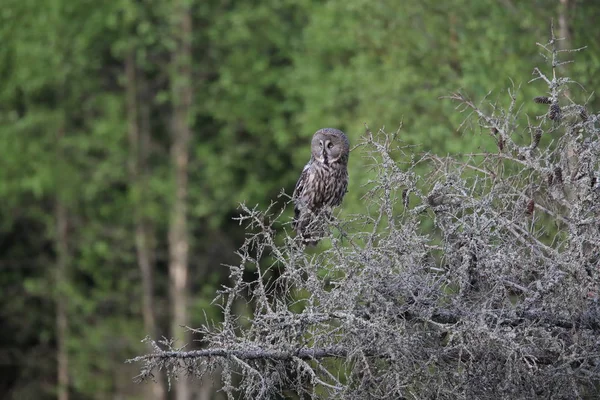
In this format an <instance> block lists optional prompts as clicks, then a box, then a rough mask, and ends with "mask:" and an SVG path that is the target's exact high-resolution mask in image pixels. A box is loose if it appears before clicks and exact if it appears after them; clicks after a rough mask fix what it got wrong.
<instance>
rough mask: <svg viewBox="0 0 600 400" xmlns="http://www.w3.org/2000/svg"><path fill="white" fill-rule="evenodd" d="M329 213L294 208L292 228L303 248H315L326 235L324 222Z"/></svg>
mask: <svg viewBox="0 0 600 400" xmlns="http://www.w3.org/2000/svg"><path fill="white" fill-rule="evenodd" d="M330 216H331V213H330V212H326V211H324V210H323V211H321V212H317V213H315V212H313V211H312V210H308V209H307V210H301V209H299V208H298V207H295V208H294V220H293V221H292V227H293V228H294V229H295V230H296V239H297V240H298V241H300V242H301V243H302V244H303V245H305V246H316V245H317V243H319V241H320V240H321V239H322V238H323V236H325V234H326V229H325V228H326V225H327V224H326V221H327V220H328V219H329V218H330Z"/></svg>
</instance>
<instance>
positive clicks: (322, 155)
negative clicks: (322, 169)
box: [321, 149, 329, 165]
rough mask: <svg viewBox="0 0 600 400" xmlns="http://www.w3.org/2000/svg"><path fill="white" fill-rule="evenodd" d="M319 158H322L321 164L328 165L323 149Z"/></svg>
mask: <svg viewBox="0 0 600 400" xmlns="http://www.w3.org/2000/svg"><path fill="white" fill-rule="evenodd" d="M321 157H323V164H325V165H329V161H328V160H327V152H326V151H325V149H323V151H322V152H321Z"/></svg>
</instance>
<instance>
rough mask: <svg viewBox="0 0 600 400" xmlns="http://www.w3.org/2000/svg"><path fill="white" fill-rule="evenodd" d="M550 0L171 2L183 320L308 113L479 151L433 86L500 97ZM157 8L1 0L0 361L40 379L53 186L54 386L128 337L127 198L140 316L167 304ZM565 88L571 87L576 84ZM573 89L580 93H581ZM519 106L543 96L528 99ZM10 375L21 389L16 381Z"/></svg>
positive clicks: (194, 310) (487, 144)
mask: <svg viewBox="0 0 600 400" xmlns="http://www.w3.org/2000/svg"><path fill="white" fill-rule="evenodd" d="M555 3H558V2H552V3H551V2H547V1H533V2H514V1H513V2H497V1H493V0H485V1H474V0H452V1H448V2H439V1H433V0H425V1H416V0H411V1H404V2H398V1H392V0H385V1H380V2H368V1H366V0H328V1H325V2H321V1H314V0H283V1H275V0H265V1H258V0H253V1H225V2H223V1H217V0H210V1H197V0H193V1H192V0H190V5H191V8H192V10H193V19H194V31H193V35H194V37H193V41H192V46H193V54H194V55H193V57H194V59H193V65H194V69H193V76H194V80H193V82H192V85H193V90H194V93H195V102H194V105H193V114H194V119H193V121H191V122H192V125H193V128H194V137H193V138H192V143H191V147H190V149H189V150H190V154H191V156H192V159H191V166H190V195H189V203H190V204H189V208H190V215H189V226H190V232H191V233H192V238H193V243H191V249H192V254H191V259H192V260H194V261H193V262H192V271H191V275H192V276H193V277H194V279H195V281H194V283H193V288H192V289H193V291H192V293H193V298H192V299H191V311H190V314H192V315H193V317H192V318H193V321H194V322H197V321H199V320H201V319H202V318H203V313H204V312H206V313H207V314H209V316H211V317H213V316H216V315H217V312H218V310H216V309H215V308H214V306H212V305H211V304H210V299H211V298H212V297H213V294H214V291H215V289H216V288H218V287H220V284H221V283H223V281H225V280H226V279H227V276H225V273H224V272H223V269H222V268H221V266H220V264H221V263H226V262H229V260H230V259H231V255H232V253H233V251H234V249H237V248H238V247H239V244H240V242H241V240H242V236H243V232H242V231H241V229H240V227H239V226H238V225H237V223H236V222H235V221H232V220H231V217H232V216H233V215H236V214H237V213H238V211H237V206H238V204H239V203H241V202H246V203H248V204H256V203H260V204H263V205H266V204H268V203H269V202H271V201H282V200H281V199H280V200H277V195H278V194H279V193H280V191H281V190H282V188H283V189H284V190H285V191H286V193H288V194H291V192H292V190H293V187H294V184H295V181H296V179H297V177H298V175H299V173H300V171H301V168H302V166H303V165H304V163H305V162H306V161H307V160H308V157H309V146H308V141H309V138H310V137H311V135H312V134H313V133H314V131H316V130H317V129H319V128H322V127H326V126H331V127H336V128H340V129H342V130H344V131H345V132H346V133H348V135H349V137H350V139H351V142H352V143H353V144H356V143H358V141H359V138H360V136H361V135H362V134H363V132H364V129H365V128H364V124H365V123H366V124H367V125H368V126H369V127H371V128H372V129H373V130H376V129H378V128H379V127H382V126H385V127H386V128H387V130H388V131H394V130H395V128H396V127H398V126H399V125H400V124H402V125H403V129H402V137H401V140H402V141H403V142H404V143H406V144H410V145H415V147H414V151H415V156H416V157H417V156H418V153H419V152H421V151H432V152H436V153H438V154H445V153H466V152H469V151H475V150H477V149H482V150H486V151H495V146H496V144H495V142H494V140H493V138H491V137H490V135H489V134H488V133H487V132H482V135H481V136H480V137H477V138H475V139H474V138H472V137H470V138H469V140H465V139H464V138H463V136H462V133H461V130H460V129H459V127H460V125H461V123H462V122H463V120H464V118H465V115H463V114H460V113H457V112H456V111H455V110H454V107H455V104H453V103H452V102H450V101H447V100H440V97H443V96H446V95H448V94H449V93H451V92H453V91H455V90H457V89H459V88H462V89H463V90H464V91H465V92H466V93H469V94H471V95H473V98H483V96H484V95H485V94H487V93H488V92H489V91H492V94H491V95H490V96H491V97H492V98H493V99H498V101H499V102H501V103H502V104H507V103H508V102H509V101H510V98H509V94H508V93H506V92H505V91H504V88H506V87H510V86H511V83H510V79H511V78H513V79H514V78H515V77H527V72H528V71H530V70H531V69H532V68H533V66H534V65H536V64H541V63H539V62H538V61H539V54H538V53H537V52H536V49H535V46H534V43H535V42H542V41H544V40H545V38H547V36H548V23H549V21H550V19H551V18H556V12H557V10H558V5H557V4H555ZM599 12H600V7H599V6H598V5H597V4H596V2H595V1H591V0H588V1H579V2H576V3H574V5H573V6H572V7H571V9H570V10H569V22H570V27H571V29H570V32H571V33H572V36H571V37H570V42H571V44H572V46H573V47H578V46H584V45H587V46H588V51H585V52H583V53H581V54H580V53H578V54H577V61H578V62H577V63H575V64H573V65H567V66H566V67H565V68H567V69H569V72H571V71H572V72H573V76H577V77H578V78H579V80H580V81H579V82H580V83H581V84H582V85H583V86H585V87H589V88H591V89H593V88H595V87H597V86H598V84H600V81H599V79H600V77H598V74H597V73H596V71H597V70H598V68H599V67H600V57H599V54H600V47H599V46H600V45H599V44H598V41H597V40H594V38H596V37H598V34H599V32H598V30H599V29H600V28H599V27H598V25H597V24H596V23H594V21H595V20H594V18H595V16H597V14H598V13H599ZM172 15H173V4H172V2H167V1H162V0H161V1H149V0H142V1H133V0H116V1H110V2H94V1H74V2H73V1H67V0H51V1H49V2H46V3H45V5H44V6H41V5H40V4H39V3H38V2H36V1H33V0H18V1H17V0H5V1H4V2H3V4H2V7H1V8H0V43H2V45H1V46H0V73H1V75H2V80H0V204H2V207H1V208H0V249H1V250H2V251H1V252H0V293H2V294H3V296H2V298H0V322H2V325H3V326H5V324H6V326H8V327H10V330H14V332H17V333H16V334H15V337H10V336H6V335H3V336H0V337H1V339H0V346H5V347H7V348H11V349H13V348H14V349H18V352H19V357H17V359H16V361H15V362H14V364H12V365H11V368H13V369H14V370H16V371H18V373H19V374H21V375H22V376H23V377H26V376H31V375H39V379H36V380H37V381H39V382H42V381H44V382H47V381H49V382H53V381H54V376H55V371H54V368H55V366H54V357H53V355H52V354H53V352H54V351H55V346H56V344H55V333H54V323H55V322H54V319H53V312H54V311H53V308H52V307H53V306H52V304H53V299H54V296H55V287H54V276H53V271H54V264H55V261H56V254H57V250H56V246H55V239H56V238H55V225H54V224H55V221H54V205H55V202H56V201H57V200H60V201H61V202H62V203H63V204H65V205H66V208H67V209H68V214H69V248H70V251H71V253H72V254H71V260H70V265H69V274H68V281H67V283H65V285H66V287H65V288H62V289H64V290H65V292H66V293H68V295H69V300H70V302H69V310H68V314H69V318H70V328H71V332H70V334H71V335H70V342H69V355H70V356H71V357H72V359H73V363H72V366H71V368H70V374H71V377H72V383H73V387H72V388H71V391H72V392H73V393H74V394H76V395H78V396H81V397H86V396H89V397H91V396H96V397H98V398H106V397H110V396H111V395H112V394H114V393H115V392H116V391H118V390H120V389H118V388H117V387H116V386H115V385H112V384H111V380H112V379H113V378H114V376H113V375H111V374H110V373H106V372H107V371H110V370H111V369H114V368H117V369H118V368H120V363H121V361H122V360H123V359H125V358H127V355H126V354H129V353H130V352H133V351H135V350H136V349H140V348H141V346H142V345H141V344H140V343H139V338H140V337H143V336H145V334H144V332H142V324H141V311H140V310H141V287H140V276H139V275H140V273H139V271H138V266H137V260H136V252H135V238H134V235H133V223H134V215H136V213H138V214H137V215H141V216H142V217H143V218H144V220H145V221H146V222H147V223H148V225H149V226H150V230H151V231H152V235H153V237H154V241H153V243H152V245H153V247H154V249H155V252H154V257H155V261H156V291H155V294H156V295H157V303H158V307H159V309H158V311H157V313H158V314H159V315H158V319H159V323H160V324H162V325H166V324H165V323H164V322H165V320H166V318H168V315H167V313H166V311H165V310H166V309H168V307H166V306H165V303H166V301H167V300H166V293H167V292H168V290H167V286H166V282H167V280H168V278H167V276H166V275H167V274H166V269H165V265H166V262H167V254H168V249H167V237H166V235H167V226H168V218H169V205H170V202H171V199H172V195H173V187H174V184H173V182H172V176H171V168H172V165H171V158H170V154H169V147H170V143H171V125H170V124H171V119H170V112H171V101H172V99H171V91H170V87H171V86H170V85H171V83H172V82H171V81H170V78H169V77H170V76H172V71H171V70H170V61H171V59H170V52H171V51H172V50H173V48H174V46H175V41H174V39H173V36H172V23H173V21H172ZM130 53H131V54H133V56H134V60H135V65H136V73H137V76H138V79H139V82H138V83H139V85H138V87H137V90H138V91H139V96H138V99H139V101H140V102H141V104H142V106H143V107H144V108H145V110H146V111H147V112H148V114H149V119H148V125H147V126H142V127H141V128H142V129H145V130H146V131H147V132H149V137H150V140H149V143H148V149H147V150H148V155H147V166H146V170H145V175H144V179H143V180H142V181H141V182H138V183H136V184H132V183H131V179H130V176H129V171H128V162H129V159H130V158H131V156H132V154H131V149H130V148H129V142H128V136H127V132H128V125H127V122H128V121H127V99H126V90H125V86H126V83H127V78H126V76H125V70H124V64H125V60H126V57H127V56H128V55H129V54H130ZM514 87H515V89H516V88H520V89H519V90H520V92H521V96H523V97H525V98H528V97H534V96H539V95H544V93H540V91H539V89H540V87H539V86H537V85H536V84H528V83H527V82H526V81H515V82H514ZM575 89H576V88H574V90H573V92H572V95H573V96H575V97H576V98H577V99H578V100H581V99H582V98H584V99H585V98H587V97H588V96H589V95H590V94H591V92H589V93H586V92H582V91H580V90H575ZM589 101H590V103H591V105H592V106H595V108H598V100H597V99H596V98H595V97H591V98H590V100H589ZM523 111H527V112H528V113H530V114H533V113H535V112H539V113H540V114H541V113H544V112H545V111H544V110H543V109H542V108H540V107H539V105H537V104H533V103H531V104H529V105H526V106H525V109H524V110H523ZM140 119H141V117H140ZM519 123H520V124H521V126H525V124H524V121H519ZM61 135H62V139H61V140H60V141H59V140H58V138H59V136H61ZM523 135H524V136H523V137H524V140H525V138H526V135H528V133H527V132H525V131H524V132H523ZM543 140H549V139H546V138H544V139H543ZM372 174H373V172H372V171H371V170H370V161H369V160H365V159H361V158H360V157H358V156H354V157H352V156H351V159H350V179H351V183H350V188H349V190H350V191H349V193H348V195H347V197H346V199H345V202H344V206H343V215H347V214H351V213H355V212H358V211H360V210H362V209H363V207H364V204H363V200H362V199H363V196H364V194H365V192H366V190H367V189H366V188H365V187H364V186H363V185H365V184H366V183H367V182H368V181H369V179H370V178H371V176H372ZM399 207H401V206H400V205H399ZM196 260H201V261H196ZM13 299H18V301H14V302H13V301H12V300H13ZM211 307H212V308H211ZM23 315H27V317H26V319H27V320H28V321H30V323H29V324H28V323H25V321H24V320H23V319H24V318H23ZM160 331H161V332H162V333H164V332H165V329H162V328H161V329H160ZM16 336H19V337H16ZM39 349H42V350H43V351H45V352H46V353H47V354H50V355H49V356H48V355H47V356H45V357H43V361H40V363H41V364H43V365H41V366H36V365H32V364H31V363H29V362H28V357H31V356H32V355H35V354H37V353H36V351H39ZM105 350H106V351H105ZM0 375H1V374H0ZM22 379H25V378H22ZM16 382H17V383H15V386H17V387H18V388H19V389H15V393H21V392H19V390H22V388H23V387H25V383H24V382H23V381H22V380H18V379H17V380H16ZM0 387H2V385H0ZM33 387H34V388H35V389H28V390H33V391H36V390H37V392H39V393H44V395H40V398H43V396H46V397H51V393H52V390H47V389H43V388H42V387H41V383H40V384H36V385H34V386H33ZM23 393H24V392H23ZM1 396H2V393H0V397H1Z"/></svg>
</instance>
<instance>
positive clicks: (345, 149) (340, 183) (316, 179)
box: [292, 128, 350, 244]
mask: <svg viewBox="0 0 600 400" xmlns="http://www.w3.org/2000/svg"><path fill="white" fill-rule="evenodd" d="M349 155H350V142H349V141H348V138H347V137H346V135H345V134H344V132H342V131H340V130H337V129H333V128H324V129H320V130H318V131H317V132H316V133H315V134H314V135H313V138H312V142H311V157H310V161H309V162H308V164H306V166H304V169H303V170H302V174H301V175H300V178H299V179H298V182H297V183H296V188H295V189H294V194H293V196H292V198H293V200H294V221H293V227H294V229H295V230H296V233H297V236H298V237H300V238H301V239H302V242H303V243H304V244H309V243H310V244H316V242H318V240H319V238H320V236H322V234H323V229H322V228H323V224H322V222H320V221H322V220H323V219H322V217H325V218H329V217H330V215H331V208H332V207H335V206H339V205H340V204H341V203H342V199H343V198H344V195H345V194H346V191H347V188H348V157H349Z"/></svg>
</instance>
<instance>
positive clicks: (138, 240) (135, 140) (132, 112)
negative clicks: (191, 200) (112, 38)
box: [125, 50, 166, 400]
mask: <svg viewBox="0 0 600 400" xmlns="http://www.w3.org/2000/svg"><path fill="white" fill-rule="evenodd" d="M125 77H126V83H125V92H126V98H127V125H128V139H129V160H128V161H129V162H128V167H129V176H130V182H131V185H132V186H133V187H134V191H135V201H134V202H133V207H134V209H133V216H134V231H135V233H134V236H135V248H136V255H137V262H138V266H139V268H140V274H141V277H142V317H143V320H144V330H145V331H146V333H147V334H148V335H150V336H151V337H152V338H153V339H155V338H156V337H157V332H158V331H157V328H156V318H155V316H154V294H153V292H154V279H153V272H154V263H153V260H152V247H151V246H152V245H151V237H150V236H151V232H150V231H149V229H148V227H147V224H146V223H145V218H144V216H143V212H142V211H141V210H140V209H141V208H142V207H143V203H144V196H145V194H146V191H145V180H146V173H147V171H146V156H147V153H146V152H147V148H148V147H147V145H146V143H147V141H148V139H147V137H148V131H147V130H144V129H140V121H139V112H138V110H139V109H140V108H141V105H140V104H139V101H138V99H139V97H138V82H139V80H138V77H137V71H136V60H135V51H134V50H131V51H130V52H128V54H127V56H126V58H125ZM142 114H143V117H145V118H148V114H147V113H142ZM146 125H148V124H146ZM146 128H147V126H146ZM147 388H148V389H147V390H148V394H147V395H146V398H148V399H156V400H162V399H164V398H165V393H166V391H165V385H164V382H163V379H162V377H161V376H158V377H157V381H156V383H154V384H152V385H148V386H147Z"/></svg>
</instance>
